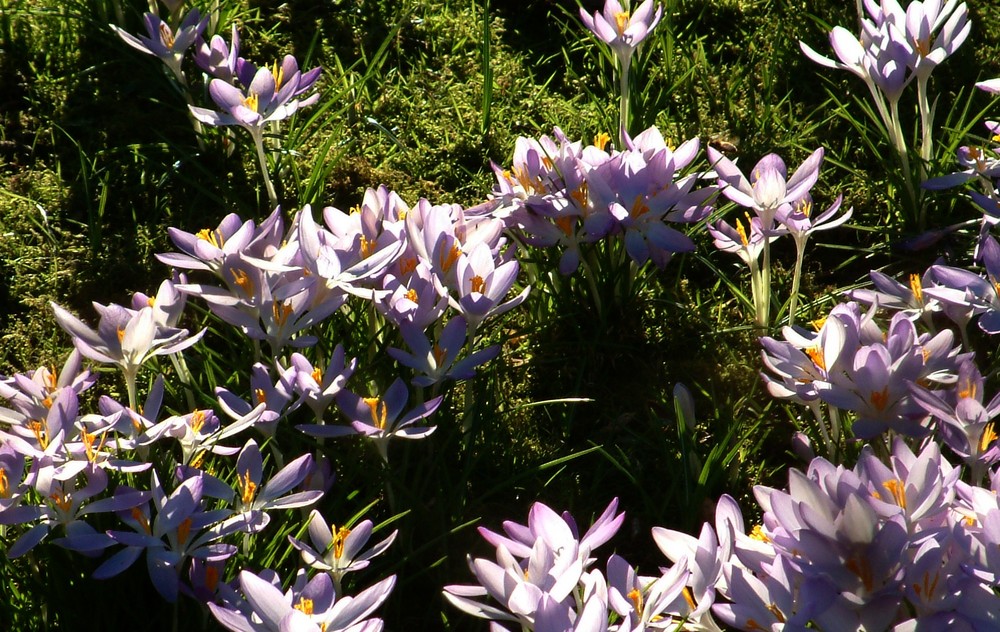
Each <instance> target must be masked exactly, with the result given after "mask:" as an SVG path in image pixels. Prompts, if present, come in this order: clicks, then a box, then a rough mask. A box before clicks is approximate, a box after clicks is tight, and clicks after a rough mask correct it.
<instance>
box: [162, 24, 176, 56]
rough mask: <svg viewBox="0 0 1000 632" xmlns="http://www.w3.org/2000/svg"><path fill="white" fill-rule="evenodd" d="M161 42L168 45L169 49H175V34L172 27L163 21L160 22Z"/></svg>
mask: <svg viewBox="0 0 1000 632" xmlns="http://www.w3.org/2000/svg"><path fill="white" fill-rule="evenodd" d="M160 42H161V43H162V44H163V45H164V46H166V48H167V50H173V49H174V34H173V33H172V32H171V31H170V27H169V26H167V25H166V24H165V23H163V22H160Z"/></svg>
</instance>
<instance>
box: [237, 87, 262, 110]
mask: <svg viewBox="0 0 1000 632" xmlns="http://www.w3.org/2000/svg"><path fill="white" fill-rule="evenodd" d="M241 103H242V104H243V107H245V108H247V109H248V110H253V111H254V112H255V113H256V112H257V107H258V106H259V105H260V98H259V97H258V96H257V93H256V92H251V93H250V94H248V95H247V96H245V97H244V98H243V99H242V100H241Z"/></svg>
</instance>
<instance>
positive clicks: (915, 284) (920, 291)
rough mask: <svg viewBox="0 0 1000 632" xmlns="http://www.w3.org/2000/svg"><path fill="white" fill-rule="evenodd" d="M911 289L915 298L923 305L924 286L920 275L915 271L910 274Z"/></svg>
mask: <svg viewBox="0 0 1000 632" xmlns="http://www.w3.org/2000/svg"><path fill="white" fill-rule="evenodd" d="M910 290H912V291H913V298H914V299H916V301H917V302H918V303H920V304H921V305H923V304H924V288H923V285H922V284H921V283H920V275H919V274H916V273H913V274H911V275H910Z"/></svg>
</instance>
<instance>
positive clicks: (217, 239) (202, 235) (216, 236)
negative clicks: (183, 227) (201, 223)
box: [196, 228, 225, 248]
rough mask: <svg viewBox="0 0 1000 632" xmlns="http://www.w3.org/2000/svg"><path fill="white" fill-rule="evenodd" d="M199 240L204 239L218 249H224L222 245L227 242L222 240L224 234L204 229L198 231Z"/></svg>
mask: <svg viewBox="0 0 1000 632" xmlns="http://www.w3.org/2000/svg"><path fill="white" fill-rule="evenodd" d="M196 236H197V237H198V239H202V240H204V241H207V242H208V243H210V244H212V245H213V246H215V247H216V248H222V243H223V241H225V240H224V239H223V238H222V234H221V233H220V232H219V231H217V230H212V229H211V228H202V229H201V230H199V231H198V234H197V235H196Z"/></svg>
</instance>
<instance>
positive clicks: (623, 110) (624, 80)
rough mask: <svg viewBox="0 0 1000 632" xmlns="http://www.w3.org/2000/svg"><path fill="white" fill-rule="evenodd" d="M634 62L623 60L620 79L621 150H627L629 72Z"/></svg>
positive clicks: (619, 120)
mask: <svg viewBox="0 0 1000 632" xmlns="http://www.w3.org/2000/svg"><path fill="white" fill-rule="evenodd" d="M631 65H632V62H631V60H629V59H625V60H622V63H621V77H619V88H620V90H621V98H620V101H619V105H618V142H619V145H618V147H619V149H622V150H624V149H625V136H626V134H628V114H629V92H628V91H629V85H628V71H629V68H630V67H631Z"/></svg>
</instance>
